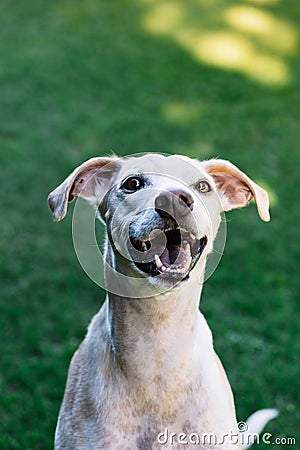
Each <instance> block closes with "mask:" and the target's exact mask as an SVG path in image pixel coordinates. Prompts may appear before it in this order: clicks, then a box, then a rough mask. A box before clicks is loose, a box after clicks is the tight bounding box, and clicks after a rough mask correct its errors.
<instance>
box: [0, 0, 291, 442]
mask: <svg viewBox="0 0 300 450" xmlns="http://www.w3.org/2000/svg"><path fill="white" fill-rule="evenodd" d="M299 20H300V2H297V1H295V0H240V1H238V0H185V1H183V0H181V1H180V0H167V1H161V0H160V1H159V0H114V1H111V2H107V1H104V0H85V1H84V2H83V1H79V0H59V1H58V0H53V1H51V2H48V1H44V0H26V1H24V2H20V1H16V0H2V1H1V5H0V35H1V39H0V140H1V146H0V162H1V196H0V198H1V200H0V201H1V235H0V240H1V262H0V264H1V265H0V274H1V281H2V286H1V299H0V333H1V335H0V336H1V340H0V346H1V348H0V353H1V359H0V418H1V420H0V449H1V450H14V449H22V450H24V449H36V450H46V449H50V448H52V445H53V433H54V428H55V424H56V419H57V414H58V409H59V405H60V402H61V399H62V394H63V391H64V385H65V381H66V374H67V368H68V364H69V360H70V358H71V356H72V354H73V352H74V351H75V349H76V348H77V346H78V345H79V343H80V341H81V340H82V338H83V337H84V335H85V331H86V327H87V325H88V323H89V321H90V319H91V317H92V315H93V314H94V313H96V311H97V310H98V309H99V306H100V304H101V301H102V300H103V296H104V293H103V291H101V290H100V289H99V288H98V286H96V285H95V284H93V282H92V281H91V280H90V279H89V278H88V277H87V276H86V275H85V273H84V272H83V271H82V269H81V267H80V265H79V262H78V261H77V259H76V255H75V252H74V249H73V245H72V235H71V219H72V206H71V207H70V208H69V214H68V217H67V218H66V219H65V220H64V221H63V222H61V223H60V224H56V223H53V222H52V219H51V214H50V211H49V210H48V207H47V203H46V197H47V194H48V193H49V191H50V190H52V189H53V188H54V187H56V186H57V185H58V184H59V183H60V182H61V181H62V180H63V179H64V178H65V177H66V176H67V175H68V174H69V173H70V172H71V171H72V170H73V169H74V168H75V167H76V166H77V165H78V164H80V163H81V162H83V161H84V160H86V159H88V158H90V157H92V156H97V155H107V154H110V153H111V152H112V151H113V152H115V153H117V154H118V155H120V156H123V155H128V154H130V153H138V152H148V151H151V152H164V153H182V154H185V155H188V156H191V157H196V158H200V159H204V158H210V157H221V158H224V159H229V160H230V161H232V162H233V163H235V164H236V165H237V166H238V167H239V168H241V169H242V170H244V171H245V172H246V173H247V174H248V175H249V176H250V177H251V178H253V179H254V180H255V181H256V182H257V183H259V184H261V185H262V186H263V187H265V188H266V189H267V190H268V191H269V193H270V196H271V214H272V220H271V222H270V223H268V224H266V223H263V222H262V221H260V220H259V217H258V215H257V212H256V209H255V207H254V206H253V205H251V206H249V207H248V208H246V209H244V210H239V211H234V212H231V213H228V214H227V219H228V224H227V225H228V228H227V233H228V235H227V244H226V248H225V253H224V256H223V258H222V260H221V263H220V265H219V267H218V269H217V271H216V272H215V273H214V275H213V276H212V277H211V278H210V280H209V281H208V282H207V283H206V285H205V288H204V293H203V297H202V300H201V302H202V303H201V305H202V306H201V309H202V311H203V312H204V314H205V315H206V317H207V320H208V322H209V325H210V327H211V328H212V331H213V334H214V336H215V338H214V339H215V347H216V350H217V352H218V354H219V355H220V357H221V360H222V361H223V363H224V366H225V369H226V371H227V374H228V377H229V380H230V382H231V385H232V389H233V391H234V394H235V400H236V405H237V416H238V419H239V420H245V419H246V417H248V415H249V414H250V413H252V412H253V411H255V410H256V409H258V408H264V407H277V408H278V409H279V410H280V416H279V417H278V419H276V420H274V421H272V422H271V423H270V424H269V425H268V428H267V430H268V432H270V433H272V434H273V436H274V439H275V437H296V438H297V439H298V442H300V426H299V423H300V408H299V396H300V395H299V391H300V376H299V375H300V372H299V359H300V358H299V350H300V339H299V325H300V323H299V322H300V321H299V310H300V304H299V269H300V241H299V222H300V207H299V185H300V175H299V163H300V151H299V137H300V124H299V119H300V117H299V116H300V107H299V100H300V91H299V85H300V64H299V31H298V30H299ZM299 445H300V443H298V446H299ZM259 448H268V446H264V445H263V444H261V445H260V447H259ZM276 448H287V446H285V445H283V444H281V445H277V446H276ZM295 448H297V446H295Z"/></svg>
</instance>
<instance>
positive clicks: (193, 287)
mask: <svg viewBox="0 0 300 450" xmlns="http://www.w3.org/2000/svg"><path fill="white" fill-rule="evenodd" d="M75 197H83V198H84V199H86V200H87V201H88V202H90V203H91V204H92V205H93V206H94V207H95V208H96V210H97V214H98V215H99V217H100V218H101V219H102V220H103V221H104V222H105V224H106V230H107V239H106V251H105V261H106V264H105V275H106V283H107V286H106V288H107V291H108V292H107V299H106V301H105V303H104V305H103V306H102V308H101V309H100V311H99V313H98V314H96V316H95V317H94V318H93V320H92V322H91V324H90V326H89V329H88V333H87V335H86V338H85V339H84V341H83V342H82V344H81V345H80V347H79V349H78V350H77V352H76V353H75V355H74V357H73V359H72V362H71V365H70V369H69V374H68V380H67V386H66V390H65V395H64V399H63V403H62V406H61V410H60V414H59V419H58V424H57V428H56V435H55V448H56V450H62V449H68V450H76V449H78V450H79V449H80V450H96V449H97V450H98V449H107V450H108V449H111V450H126V449H127V450H129V449H130V450H134V449H140V450H141V449H143V450H150V449H157V448H164V449H167V448H168V449H169V448H170V449H171V448H185V449H186V448H200V449H221V448H222V449H235V450H237V449H240V448H241V437H240V434H239V430H238V427H237V422H236V417H235V408H234V402H233V397H232V392H231V389H230V386H229V383H228V380H227V377H226V374H225V372H224V369H223V367H222V365H221V363H220V361H219V359H218V357H217V355H216V354H215V352H214V349H213V342H212V335H211V332H210V329H209V327H208V325H207V323H206V321H205V318H204V317H203V315H202V314H201V313H200V312H199V310H198V306H199V299H200V294H201V289H202V283H203V280H204V271H205V270H204V269H205V264H206V259H207V255H208V254H209V253H210V252H211V251H212V249H213V243H214V239H215V237H216V234H217V231H218V228H219V225H220V221H221V219H220V213H221V212H222V211H228V210H231V209H233V208H240V207H243V206H245V205H247V204H248V203H249V202H250V201H251V199H252V198H254V199H255V201H256V205H257V208H258V212H259V215H260V217H261V218H262V219H263V220H264V221H269V219H270V216H269V212H268V208H269V200H268V195H267V193H266V191H265V190H264V189H262V188H261V187H260V186H258V185H257V184H256V183H254V182H253V181H252V180H251V179H250V178H248V177H247V175H245V174H244V173H243V172H241V171H240V170H239V169H237V167H235V166H234V165H233V164H231V163H229V162H228V161H223V160H209V161H203V162H199V161H197V160H192V159H190V158H187V157H183V156H162V155H159V154H147V155H143V156H139V157H132V158H130V157H129V158H122V159H119V158H115V157H113V158H100V157H99V158H92V159H90V160H89V161H87V162H85V163H83V164H82V165H81V166H79V167H78V168H77V169H75V170H74V172H73V173H72V174H71V175H70V176H69V177H68V178H67V179H66V180H65V181H64V182H63V183H62V184H61V185H60V186H58V187H57V188H56V189H55V190H54V191H53V192H52V193H51V194H50V195H49V199H48V200H49V205H50V208H51V210H52V212H53V218H54V220H56V221H59V220H61V219H63V217H64V216H65V215H66V211H67V204H68V202H70V201H72V200H73V199H74V198H75ZM275 415H276V411H275V410H262V412H259V413H256V416H255V417H253V418H252V422H255V423H256V428H257V429H255V430H253V431H260V430H261V428H262V426H264V425H265V423H266V422H267V421H268V420H269V419H270V418H273V417H275ZM246 444H247V443H246ZM246 447H247V445H245V446H244V448H246Z"/></svg>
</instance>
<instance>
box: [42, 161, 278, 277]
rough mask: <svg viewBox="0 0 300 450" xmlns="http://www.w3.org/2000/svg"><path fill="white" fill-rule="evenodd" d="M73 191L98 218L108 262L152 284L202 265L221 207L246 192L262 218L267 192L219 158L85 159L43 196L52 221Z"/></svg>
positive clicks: (235, 204) (243, 200) (244, 200)
mask: <svg viewBox="0 0 300 450" xmlns="http://www.w3.org/2000/svg"><path fill="white" fill-rule="evenodd" d="M76 197H82V198H84V199H86V200H87V201H88V202H90V203H91V204H92V205H93V206H94V207H95V208H96V209H97V211H98V214H99V217H101V218H102V220H103V221H104V222H105V223H106V227H107V235H108V249H107V259H108V260H109V264H110V265H111V267H113V269H114V270H116V271H118V272H120V273H122V274H127V275H128V274H132V275H133V276H136V275H137V276H139V277H147V279H148V280H150V282H152V283H154V282H155V283H157V282H159V283H161V282H163V283H170V282H171V283H173V284H174V282H176V283H178V282H181V281H183V280H186V279H188V278H189V275H190V273H191V272H192V271H193V270H194V268H195V267H199V266H204V263H205V259H206V256H207V254H208V253H209V252H211V250H212V248H213V242H214V239H215V237H216V234H217V231H218V228H219V225H220V213H221V212H222V211H229V210H231V209H233V208H241V207H243V206H245V205H247V204H248V203H249V202H250V201H251V199H253V198H254V199H255V201H256V204H257V208H258V212H259V215H260V217H261V218H262V219H263V220H265V221H268V220H269V219H270V217H269V212H268V208H269V199H268V194H267V192H266V191H265V190H264V189H262V188H261V187H260V186H258V185H257V184H256V183H254V182H253V181H252V180H251V179H250V178H249V177H247V175H245V174H244V173H243V172H241V171H240V170H239V169H238V168H237V167H235V166H234V165H233V164H231V163H230V162H228V161H224V160H209V161H203V162H200V161H198V160H193V159H190V158H187V157H184V156H174V155H173V156H163V155H160V154H146V155H142V156H138V157H128V158H122V159H121V158H100V157H99V158H92V159H90V160H89V161H86V162H85V163H83V164H82V165H81V166H79V167H78V168H77V169H75V170H74V172H73V173H72V174H71V175H70V176H69V177H68V178H67V179H66V180H65V181H64V182H63V183H62V184H61V185H60V186H58V187H57V188H56V189H55V190H54V191H53V192H52V193H51V194H50V195H49V197H48V202H49V206H50V208H51V210H52V213H53V218H54V220H56V221H59V220H61V219H63V217H64V216H65V215H66V211H67V204H68V202H70V201H72V200H73V199H74V198H76ZM201 261H202V262H203V264H202V265H201V263H200V262H201Z"/></svg>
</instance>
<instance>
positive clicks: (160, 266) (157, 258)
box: [154, 255, 164, 270]
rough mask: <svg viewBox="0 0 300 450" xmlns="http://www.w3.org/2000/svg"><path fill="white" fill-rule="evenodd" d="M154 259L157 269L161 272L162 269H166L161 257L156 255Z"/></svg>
mask: <svg viewBox="0 0 300 450" xmlns="http://www.w3.org/2000/svg"><path fill="white" fill-rule="evenodd" d="M154 259H155V264H156V267H157V268H158V269H159V270H161V269H162V267H164V265H163V263H162V262H161V260H160V257H159V256H158V255H154Z"/></svg>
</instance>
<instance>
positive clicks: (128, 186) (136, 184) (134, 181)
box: [121, 176, 144, 193]
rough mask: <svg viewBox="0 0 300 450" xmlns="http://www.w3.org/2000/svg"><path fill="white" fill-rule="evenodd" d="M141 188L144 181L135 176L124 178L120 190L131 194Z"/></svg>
mask: <svg viewBox="0 0 300 450" xmlns="http://www.w3.org/2000/svg"><path fill="white" fill-rule="evenodd" d="M142 187H144V180H143V179H142V178H141V177H137V176H135V177H129V178H126V180H124V181H123V183H122V186H121V189H122V190H123V191H124V192H127V193H131V192H135V191H138V190H139V189H142Z"/></svg>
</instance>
